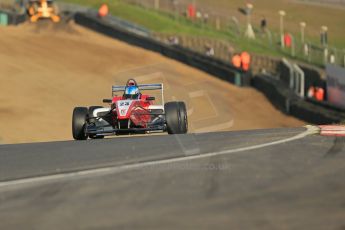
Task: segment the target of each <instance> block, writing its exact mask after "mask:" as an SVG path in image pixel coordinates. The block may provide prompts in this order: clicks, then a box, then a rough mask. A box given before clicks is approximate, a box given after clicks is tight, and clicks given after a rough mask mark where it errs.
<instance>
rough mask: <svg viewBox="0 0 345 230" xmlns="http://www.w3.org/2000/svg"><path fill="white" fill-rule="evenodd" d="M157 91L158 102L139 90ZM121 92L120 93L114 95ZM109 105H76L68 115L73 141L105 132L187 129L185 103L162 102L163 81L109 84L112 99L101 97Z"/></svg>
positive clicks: (124, 132)
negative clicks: (70, 115)
mask: <svg viewBox="0 0 345 230" xmlns="http://www.w3.org/2000/svg"><path fill="white" fill-rule="evenodd" d="M151 90H160V92H159V93H160V97H161V98H160V100H161V105H157V104H155V101H156V98H155V97H153V96H150V95H148V94H142V93H141V91H151ZM118 92H123V94H122V95H120V96H118V95H116V94H117V93H118ZM103 103H108V104H109V105H110V106H109V107H107V108H105V107H102V106H90V107H88V108H87V107H76V108H74V110H73V116H72V133H73V138H74V139H75V140H86V139H87V138H91V139H98V138H104V136H109V135H121V134H136V133H137V134H138V133H139V134H145V133H153V132H168V134H184V133H187V131H188V119H187V110H186V105H185V103H184V102H182V101H177V102H167V103H164V94H163V84H141V85H138V84H137V82H136V81H135V80H134V79H129V80H128V81H127V83H126V85H124V86H112V99H103Z"/></svg>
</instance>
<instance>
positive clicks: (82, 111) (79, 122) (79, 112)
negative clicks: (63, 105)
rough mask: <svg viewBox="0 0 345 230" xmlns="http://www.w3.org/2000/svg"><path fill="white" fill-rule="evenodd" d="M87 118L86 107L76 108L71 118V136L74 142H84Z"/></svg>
mask: <svg viewBox="0 0 345 230" xmlns="http://www.w3.org/2000/svg"><path fill="white" fill-rule="evenodd" d="M87 116H88V109H87V108H86V107H76V108H74V110H73V116H72V134H73V138H74V139H75V140H86V139H87V135H86V133H85V125H86V120H87Z"/></svg>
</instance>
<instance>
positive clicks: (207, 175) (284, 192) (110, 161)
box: [0, 128, 345, 230]
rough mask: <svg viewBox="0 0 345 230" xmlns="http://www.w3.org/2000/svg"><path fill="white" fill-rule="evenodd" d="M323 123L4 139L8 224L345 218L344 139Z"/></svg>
mask: <svg viewBox="0 0 345 230" xmlns="http://www.w3.org/2000/svg"><path fill="white" fill-rule="evenodd" d="M316 132H317V131H315V130H314V128H309V129H308V130H306V129H305V128H296V129H270V130H256V131H240V132H221V133H205V134H188V135H179V136H168V135H162V136H143V137H135V136H134V137H120V138H111V139H105V140H89V141H81V142H76V141H67V142H51V143H33V144H19V145H2V146H0V170H1V171H0V181H1V182H0V229H339V230H342V229H344V228H345V182H344V176H345V167H344V165H345V164H344V163H345V149H344V146H345V139H343V138H335V137H322V136H319V135H317V134H315V133H316Z"/></svg>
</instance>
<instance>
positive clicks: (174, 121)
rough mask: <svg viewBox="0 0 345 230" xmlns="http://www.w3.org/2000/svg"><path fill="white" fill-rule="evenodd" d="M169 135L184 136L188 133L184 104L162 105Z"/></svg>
mask: <svg viewBox="0 0 345 230" xmlns="http://www.w3.org/2000/svg"><path fill="white" fill-rule="evenodd" d="M164 110H165V119H166V123H167V131H168V133H169V134H184V133H187V131H188V118H187V110H186V105H185V103H184V102H168V103H166V104H165V105H164Z"/></svg>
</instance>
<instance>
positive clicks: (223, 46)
mask: <svg viewBox="0 0 345 230" xmlns="http://www.w3.org/2000/svg"><path fill="white" fill-rule="evenodd" d="M152 37H153V38H154V39H156V40H159V41H161V42H164V43H166V44H171V45H173V44H175V43H176V42H177V41H178V45H179V46H182V47H184V48H188V49H190V50H193V51H196V52H198V53H200V54H206V52H207V51H208V49H209V47H212V48H213V49H214V55H212V56H214V57H215V58H217V59H219V60H222V61H224V62H227V63H230V62H231V58H232V56H233V55H234V53H236V52H237V51H236V50H235V49H234V48H233V46H232V45H231V44H230V43H229V42H227V41H221V40H217V39H211V38H205V37H200V36H196V37H193V36H186V35H183V36H175V35H169V34H159V33H154V34H152ZM175 45H176V44H175ZM279 62H280V59H279V58H273V57H269V56H265V55H259V54H252V60H251V63H252V65H251V66H252V72H253V74H254V75H255V74H258V73H262V72H267V73H272V74H277V73H278V65H279Z"/></svg>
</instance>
